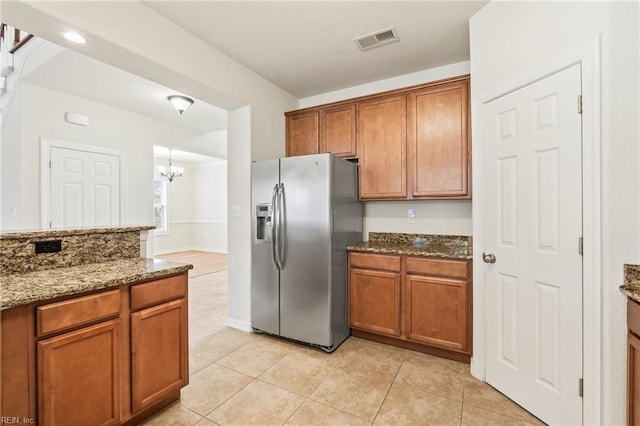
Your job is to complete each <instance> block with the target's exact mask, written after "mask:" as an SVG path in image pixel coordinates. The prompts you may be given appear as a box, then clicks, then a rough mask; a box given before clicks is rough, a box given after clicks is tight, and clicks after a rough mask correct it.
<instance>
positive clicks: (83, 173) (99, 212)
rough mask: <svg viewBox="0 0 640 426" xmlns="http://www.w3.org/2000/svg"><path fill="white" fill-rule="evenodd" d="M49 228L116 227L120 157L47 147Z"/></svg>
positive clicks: (118, 212) (117, 220) (118, 208)
mask: <svg viewBox="0 0 640 426" xmlns="http://www.w3.org/2000/svg"><path fill="white" fill-rule="evenodd" d="M50 158H51V166H50V171H51V195H50V202H51V210H50V211H51V224H50V226H51V228H76V227H82V226H112V225H119V224H120V158H119V157H118V156H115V155H108V154H101V153H95V152H89V151H82V150H76V149H66V148H60V147H53V146H52V147H51V157H50Z"/></svg>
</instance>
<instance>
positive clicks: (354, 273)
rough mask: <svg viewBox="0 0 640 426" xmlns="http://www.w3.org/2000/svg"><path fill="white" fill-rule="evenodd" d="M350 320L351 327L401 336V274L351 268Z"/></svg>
mask: <svg viewBox="0 0 640 426" xmlns="http://www.w3.org/2000/svg"><path fill="white" fill-rule="evenodd" d="M381 301H382V303H381ZM349 322H350V324H351V327H357V328H360V329H362V330H367V331H372V332H374V333H382V334H388V335H391V336H399V335H400V274H399V273H397V272H388V271H368V270H363V269H352V270H351V272H350V273H349Z"/></svg>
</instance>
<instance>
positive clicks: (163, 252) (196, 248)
mask: <svg viewBox="0 0 640 426" xmlns="http://www.w3.org/2000/svg"><path fill="white" fill-rule="evenodd" d="M190 250H197V251H206V252H207V253H222V254H227V249H222V248H206V247H178V248H171V249H167V250H155V251H154V252H153V255H154V256H156V255H159V254H168V253H176V252H179V251H190Z"/></svg>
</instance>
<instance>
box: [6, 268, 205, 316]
mask: <svg viewBox="0 0 640 426" xmlns="http://www.w3.org/2000/svg"><path fill="white" fill-rule="evenodd" d="M192 267H193V266H192V265H186V264H182V263H176V262H169V261H167V260H160V259H147V258H143V257H138V258H129V259H119V260H113V261H110V262H101V263H89V264H84V265H77V266H70V267H66V268H65V267H61V268H55V269H44V270H40V271H34V272H21V273H8V274H7V273H5V274H0V308H1V310H5V309H9V308H13V307H16V306H22V305H26V304H29V303H34V302H44V301H47V300H51V299H56V298H59V297H62V296H72V295H78V294H81V293H86V292H91V291H95V290H101V289H105V288H110V287H117V286H119V285H122V284H130V283H134V282H138V281H147V280H152V279H156V278H163V277H166V276H169V275H176V274H181V273H183V272H186V271H188V270H189V269H191V268H192Z"/></svg>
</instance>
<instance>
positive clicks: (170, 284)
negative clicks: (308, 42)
mask: <svg viewBox="0 0 640 426" xmlns="http://www.w3.org/2000/svg"><path fill="white" fill-rule="evenodd" d="M186 295H187V274H182V275H176V276H174V277H169V278H163V279H160V280H155V281H150V282H148V283H144V284H137V285H134V286H131V310H134V311H135V310H138V309H142V308H146V307H149V306H154V305H158V304H160V303H163V302H168V301H170V300H174V299H180V298H182V297H185V296H186Z"/></svg>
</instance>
